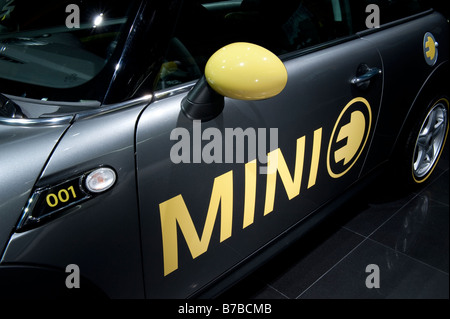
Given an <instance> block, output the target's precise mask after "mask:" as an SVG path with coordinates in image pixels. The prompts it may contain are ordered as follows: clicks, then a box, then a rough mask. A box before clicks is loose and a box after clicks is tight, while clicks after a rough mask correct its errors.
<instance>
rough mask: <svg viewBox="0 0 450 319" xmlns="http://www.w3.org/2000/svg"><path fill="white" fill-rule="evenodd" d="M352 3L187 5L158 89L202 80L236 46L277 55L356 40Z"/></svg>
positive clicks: (247, 0) (244, 0) (298, 0)
mask: <svg viewBox="0 0 450 319" xmlns="http://www.w3.org/2000/svg"><path fill="white" fill-rule="evenodd" d="M346 2H347V1H339V0H229V1H205V0H204V1H185V3H184V7H183V8H182V10H181V12H180V17H179V20H178V23H177V28H176V32H175V36H174V39H173V41H171V44H170V46H169V50H168V52H167V55H166V59H165V63H164V64H163V67H162V69H161V73H160V78H159V82H158V87H157V89H163V88H167V87H170V86H173V85H176V84H180V83H183V82H186V81H189V80H193V79H196V78H198V77H199V74H200V75H201V74H202V73H203V70H204V66H205V64H206V62H207V60H208V58H209V57H210V56H211V55H212V54H213V53H214V52H215V51H216V50H218V49H219V48H221V47H222V46H224V45H227V44H230V43H233V42H251V43H255V44H258V45H261V46H263V47H265V48H267V49H269V50H271V51H272V52H273V53H275V54H277V55H281V54H284V53H289V52H294V51H297V50H302V49H305V48H308V47H311V46H314V45H318V44H322V43H326V42H328V41H331V40H335V39H338V38H341V37H345V36H348V35H351V34H352V32H353V30H352V23H351V19H350V7H349V6H348V4H346Z"/></svg>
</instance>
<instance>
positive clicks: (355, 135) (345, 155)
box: [327, 97, 372, 178]
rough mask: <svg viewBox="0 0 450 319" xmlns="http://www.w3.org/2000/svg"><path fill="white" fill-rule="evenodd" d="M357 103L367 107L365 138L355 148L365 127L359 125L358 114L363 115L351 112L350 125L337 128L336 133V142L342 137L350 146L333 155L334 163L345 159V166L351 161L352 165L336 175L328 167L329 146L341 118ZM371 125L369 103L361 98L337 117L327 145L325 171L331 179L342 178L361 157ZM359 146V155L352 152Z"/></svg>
mask: <svg viewBox="0 0 450 319" xmlns="http://www.w3.org/2000/svg"><path fill="white" fill-rule="evenodd" d="M357 102H362V103H363V104H364V105H365V106H366V107H367V110H368V114H369V118H368V119H367V123H368V127H367V134H366V136H365V138H364V137H363V138H362V139H361V142H360V143H359V145H357V146H356V144H357V141H359V139H360V136H361V134H364V128H365V125H364V126H362V125H361V123H360V121H361V117H360V115H358V113H360V114H361V115H363V114H362V113H361V112H359V111H355V112H353V113H352V115H351V117H352V120H351V122H350V124H347V125H345V126H342V127H340V128H339V129H340V130H339V133H338V134H339V135H338V137H337V141H339V140H341V139H343V138H344V137H347V138H348V139H347V143H350V146H349V144H347V145H346V146H344V147H343V148H341V149H339V150H337V151H336V152H335V154H334V156H335V160H336V161H338V160H342V159H345V163H346V164H348V163H349V162H350V161H353V163H352V164H351V165H350V166H349V167H347V169H346V170H345V171H343V172H341V173H339V174H336V173H335V172H333V170H332V169H331V165H330V158H331V157H330V152H331V146H332V143H333V140H334V136H335V134H336V130H337V129H338V125H339V123H340V122H341V119H342V116H343V115H344V114H345V113H346V112H347V110H348V109H349V107H350V106H352V105H353V104H355V103H357ZM363 116H364V115H363ZM353 121H355V123H356V124H351V123H352V122H353ZM349 125H350V126H349ZM371 125H372V109H371V107H370V104H369V102H368V101H367V100H366V99H365V98H362V97H357V98H354V99H353V100H351V101H350V102H349V103H348V104H347V105H346V106H345V107H344V109H343V110H342V112H341V114H340V115H339V118H338V119H337V121H336V124H335V126H334V128H333V133H332V134H331V138H330V142H329V144H328V151H327V169H328V174H330V176H331V177H333V178H339V177H342V176H343V175H345V174H347V172H348V171H349V170H350V169H351V168H352V167H353V165H354V164H355V163H356V162H357V161H358V158H359V156H360V155H361V153H362V151H363V150H364V148H365V146H366V143H367V140H368V138H369V135H370V128H371ZM342 130H343V133H342V134H341V132H342ZM361 130H363V132H362V133H361ZM361 144H362V147H361V150H360V152H359V154H356V151H354V149H355V147H356V150H358V149H359V146H361ZM343 149H344V150H343ZM351 153H354V154H353V156H350V155H351ZM355 157H356V158H355Z"/></svg>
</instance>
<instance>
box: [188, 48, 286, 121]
mask: <svg viewBox="0 0 450 319" xmlns="http://www.w3.org/2000/svg"><path fill="white" fill-rule="evenodd" d="M287 78H288V76H287V71H286V68H285V66H284V64H283V62H281V60H280V59H279V58H278V57H277V56H276V55H275V54H273V53H272V52H270V51H269V50H267V49H265V48H263V47H260V46H258V45H256V44H251V43H245V42H237V43H232V44H229V45H227V46H225V47H223V48H222V49H220V50H218V51H217V52H216V53H214V54H213V55H212V56H211V58H210V59H209V60H208V62H207V63H206V67H205V75H204V76H203V77H202V78H200V80H199V81H198V82H197V83H196V84H195V86H194V87H193V88H192V90H191V91H190V92H189V93H188V95H187V96H186V97H185V98H184V99H183V100H182V101H181V109H182V111H183V113H184V114H185V115H186V116H187V117H188V118H190V119H192V120H202V121H209V120H211V119H213V118H215V117H216V116H218V115H219V114H220V113H221V112H222V110H223V107H224V97H225V96H226V97H229V98H232V99H238V100H263V99H268V98H271V97H273V96H275V95H277V94H279V93H280V92H281V91H283V89H284V87H285V86H286V83H287Z"/></svg>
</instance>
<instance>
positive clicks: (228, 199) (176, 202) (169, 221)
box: [159, 171, 233, 276]
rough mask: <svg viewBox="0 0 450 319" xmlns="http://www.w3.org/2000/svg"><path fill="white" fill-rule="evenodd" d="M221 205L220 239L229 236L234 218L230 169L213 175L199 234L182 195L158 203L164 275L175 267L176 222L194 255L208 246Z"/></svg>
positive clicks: (204, 250) (176, 267)
mask: <svg viewBox="0 0 450 319" xmlns="http://www.w3.org/2000/svg"><path fill="white" fill-rule="evenodd" d="M219 206H220V210H221V213H220V216H221V218H220V242H223V241H224V240H226V239H227V238H229V237H230V236H231V230H232V221H233V171H229V172H228V173H225V174H223V175H221V176H219V177H216V178H215V179H214V184H213V188H212V192H211V199H210V202H209V207H208V212H207V215H206V221H205V225H204V228H203V232H202V236H201V238H199V236H198V233H197V231H196V229H195V225H194V223H193V222H192V218H191V215H190V214H189V210H188V208H187V206H186V203H185V202H184V199H183V196H182V195H177V196H175V197H173V198H171V199H169V200H167V201H165V202H163V203H161V204H159V211H160V216H161V228H162V242H163V258H164V276H167V275H168V274H170V273H171V272H173V271H175V270H176V269H178V237H177V224H178V226H179V227H180V230H181V233H182V234H183V236H184V239H185V240H186V243H187V245H188V247H189V251H190V252H191V255H192V258H193V259H195V258H197V257H198V256H200V255H201V254H203V253H205V252H206V251H207V250H208V246H209V242H210V240H211V236H212V232H213V228H214V224H215V221H216V217H217V213H218V210H219Z"/></svg>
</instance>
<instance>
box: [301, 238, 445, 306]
mask: <svg viewBox="0 0 450 319" xmlns="http://www.w3.org/2000/svg"><path fill="white" fill-rule="evenodd" d="M369 265H376V266H377V267H378V269H379V272H376V271H374V270H371V269H368V270H367V271H366V269H367V266H369ZM376 273H378V275H379V277H378V278H379V288H373V287H372V285H373V284H375V283H376V282H377V281H376V280H374V276H375V274H376ZM448 280H449V277H448V273H447V274H446V273H444V272H441V271H437V270H436V269H434V268H431V267H429V266H427V265H425V264H423V263H420V262H417V261H416V260H414V259H412V258H410V257H408V256H406V255H404V254H402V253H399V252H396V251H395V250H393V249H391V248H389V247H386V246H383V245H381V244H379V243H377V242H374V241H372V240H370V239H367V240H366V241H364V242H363V243H362V244H361V245H360V246H358V247H357V248H356V249H355V250H354V251H353V252H352V253H351V254H349V255H348V256H347V257H346V258H345V259H343V260H342V261H341V262H340V263H339V264H337V265H336V266H335V267H333V268H331V269H330V270H329V271H328V272H327V273H325V274H324V275H323V276H322V277H321V278H320V279H319V280H318V281H317V282H316V283H315V284H314V285H312V286H311V287H310V288H309V289H308V290H306V291H305V292H304V293H302V294H301V295H300V296H298V298H300V299H441V298H442V299H446V298H448V296H449V289H448ZM366 281H368V283H369V287H372V288H368V286H367V282H366Z"/></svg>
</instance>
